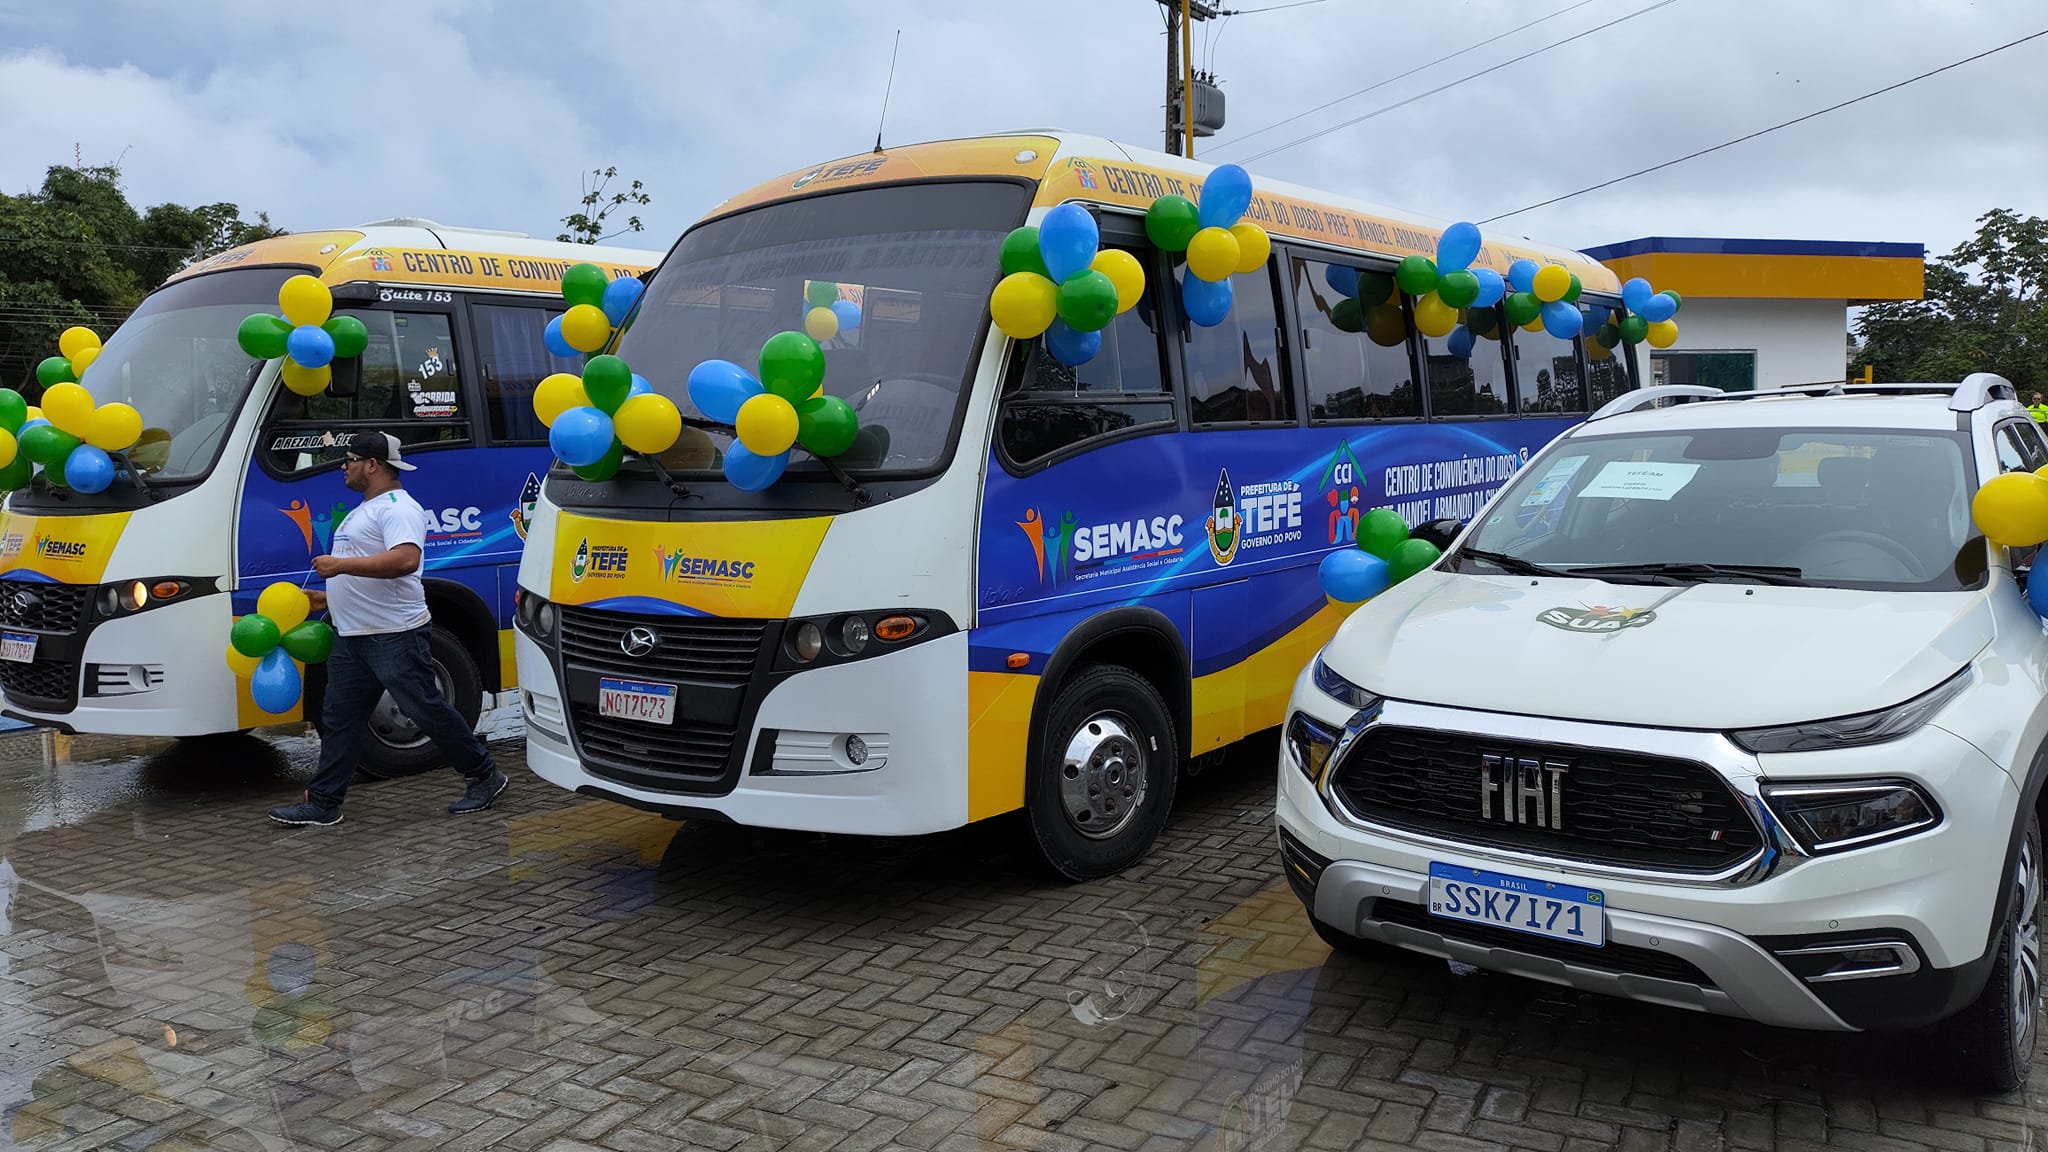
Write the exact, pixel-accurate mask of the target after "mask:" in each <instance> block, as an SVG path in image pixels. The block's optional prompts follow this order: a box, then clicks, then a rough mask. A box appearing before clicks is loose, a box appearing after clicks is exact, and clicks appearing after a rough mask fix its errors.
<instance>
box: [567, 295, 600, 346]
mask: <svg viewBox="0 0 2048 1152" xmlns="http://www.w3.org/2000/svg"><path fill="white" fill-rule="evenodd" d="M611 338H612V322H611V321H610V320H608V319H606V318H605V314H604V309H602V308H599V307H598V306H597V305H595V304H578V305H576V306H575V307H574V308H571V309H569V310H568V311H567V312H564V313H562V339H563V340H565V341H567V342H568V344H569V347H571V348H574V349H575V350H577V351H578V352H595V351H597V350H598V349H599V348H602V347H604V342H605V341H607V340H609V339H611Z"/></svg>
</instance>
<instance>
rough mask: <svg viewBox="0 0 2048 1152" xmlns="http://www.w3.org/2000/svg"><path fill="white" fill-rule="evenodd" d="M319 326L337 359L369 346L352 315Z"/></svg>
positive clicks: (357, 353) (365, 333)
mask: <svg viewBox="0 0 2048 1152" xmlns="http://www.w3.org/2000/svg"><path fill="white" fill-rule="evenodd" d="M320 327H322V328H324V329H326V330H327V334H328V335H329V336H331V337H333V338H334V355H335V357H336V358H337V359H340V360H346V359H348V358H349V357H351V356H361V355H362V354H363V349H365V348H368V347H369V346H370V330H369V329H368V328H366V327H364V326H363V322H362V321H361V320H358V319H356V318H355V317H353V316H334V317H330V318H329V319H328V321H327V323H325V324H322V325H321V326H320ZM313 663H318V661H313Z"/></svg>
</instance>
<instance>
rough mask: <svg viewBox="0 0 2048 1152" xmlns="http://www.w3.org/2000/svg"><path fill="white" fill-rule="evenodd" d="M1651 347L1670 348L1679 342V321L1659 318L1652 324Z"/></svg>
mask: <svg viewBox="0 0 2048 1152" xmlns="http://www.w3.org/2000/svg"><path fill="white" fill-rule="evenodd" d="M1649 341H1650V347H1652V348H1669V347H1671V346H1672V345H1673V344H1676V343H1678V323H1677V321H1675V320H1659V321H1657V322H1656V323H1655V324H1652V325H1650V335H1649Z"/></svg>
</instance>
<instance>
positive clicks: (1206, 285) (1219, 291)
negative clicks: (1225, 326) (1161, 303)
mask: <svg viewBox="0 0 2048 1152" xmlns="http://www.w3.org/2000/svg"><path fill="white" fill-rule="evenodd" d="M1180 306H1181V311H1183V312H1186V313H1187V314H1188V319H1189V320H1191V321H1193V322H1194V323H1196V324H1199V325H1201V326H1202V327H1204V328H1214V327H1215V326H1216V325H1218V324H1221V323H1223V318H1224V317H1226V316H1228V315H1230V281H1229V280H1228V279H1223V280H1218V281H1216V282H1215V283H1213V284H1212V283H1210V282H1209V281H1207V280H1204V279H1202V278H1201V277H1200V276H1197V275H1195V274H1194V273H1192V272H1190V273H1185V274H1183V275H1182V276H1181V278H1180Z"/></svg>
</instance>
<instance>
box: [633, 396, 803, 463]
mask: <svg viewBox="0 0 2048 1152" xmlns="http://www.w3.org/2000/svg"><path fill="white" fill-rule="evenodd" d="M755 399H759V397H755ZM787 404H788V402H787V401H784V405H785V406H787ZM742 411H744V409H742ZM789 415H790V418H791V419H792V420H794V419H795V418H796V409H794V408H791V409H790V410H789ZM612 431H613V432H616V433H617V434H618V437H619V443H621V444H624V445H625V446H626V447H628V448H630V449H632V450H633V451H635V452H638V453H639V454H641V455H642V456H659V455H661V454H662V453H663V452H666V451H668V450H669V449H670V448H673V447H675V443H676V437H678V436H680V435H682V434H683V414H682V413H681V412H679V411H677V410H676V406H675V402H674V401H672V400H670V399H669V398H668V397H666V396H663V395H662V394H660V393H659V392H642V393H641V394H640V395H638V396H629V397H627V398H626V402H625V403H624V404H621V405H619V410H618V411H617V412H614V413H612ZM791 435H792V436H794V435H795V433H791Z"/></svg>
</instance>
